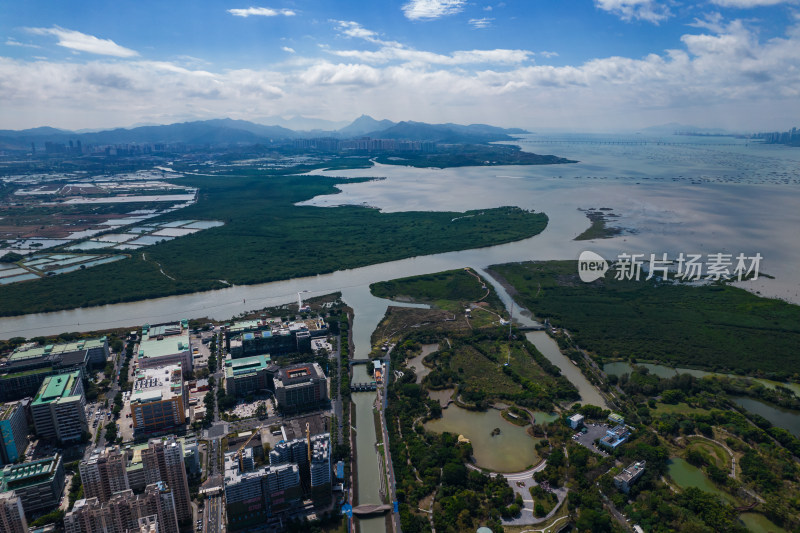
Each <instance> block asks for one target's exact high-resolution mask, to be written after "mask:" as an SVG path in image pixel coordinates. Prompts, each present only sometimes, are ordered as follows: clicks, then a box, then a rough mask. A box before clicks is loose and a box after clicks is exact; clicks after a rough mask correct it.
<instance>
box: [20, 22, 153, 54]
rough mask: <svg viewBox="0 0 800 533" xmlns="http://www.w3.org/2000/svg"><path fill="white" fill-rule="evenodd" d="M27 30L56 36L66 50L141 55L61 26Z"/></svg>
mask: <svg viewBox="0 0 800 533" xmlns="http://www.w3.org/2000/svg"><path fill="white" fill-rule="evenodd" d="M27 30H28V32H29V33H32V34H34V35H54V36H56V37H58V43H56V44H58V46H63V47H64V48H69V49H71V50H76V51H78V52H88V53H90V54H98V55H106V56H115V57H135V56H138V55H139V52H137V51H135V50H131V49H130V48H125V47H124V46H120V45H118V44H117V43H115V42H114V41H112V40H111V39H100V38H98V37H95V36H94V35H87V34H85V33H81V32H79V31H74V30H67V29H64V28H61V27H59V26H53V27H52V28H28V29H27Z"/></svg>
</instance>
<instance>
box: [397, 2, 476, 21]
mask: <svg viewBox="0 0 800 533" xmlns="http://www.w3.org/2000/svg"><path fill="white" fill-rule="evenodd" d="M465 3H466V0H410V1H409V2H408V3H407V4H405V5H404V6H403V13H404V14H405V16H406V18H408V19H409V20H432V19H437V18H439V17H445V16H447V15H454V14H456V13H460V12H461V11H462V10H463V9H464V4H465Z"/></svg>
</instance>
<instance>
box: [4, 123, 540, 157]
mask: <svg viewBox="0 0 800 533" xmlns="http://www.w3.org/2000/svg"><path fill="white" fill-rule="evenodd" d="M311 120H315V119H311ZM515 133H525V131H524V130H519V129H503V128H498V127H495V126H488V125H486V124H471V125H468V126H463V125H459V124H426V123H424V122H400V123H394V122H392V121H390V120H375V119H374V118H372V117H369V116H367V115H362V116H360V117H358V118H357V119H356V120H354V121H353V122H352V123H350V124H349V125H347V126H345V127H344V128H341V129H339V130H316V131H295V130H291V129H288V128H285V127H282V126H265V125H263V124H256V123H253V122H249V121H246V120H233V119H229V118H223V119H213V120H201V121H194V122H180V123H176V124H167V125H158V126H139V127H135V128H116V129H112V130H104V131H86V130H84V131H83V132H74V131H67V130H59V129H56V128H49V127H42V128H32V129H28V130H19V131H13V130H2V131H0V147H2V148H3V149H18V150H29V149H30V144H31V142H34V143H36V145H37V150H41V149H44V144H45V143H46V142H54V143H64V144H67V143H69V141H73V142H76V141H80V142H81V143H82V144H84V145H88V144H101V145H102V144H134V143H135V144H146V143H186V144H189V145H198V144H199V145H202V144H211V145H226V144H257V143H269V142H273V141H285V140H290V139H297V138H303V137H306V138H307V137H327V136H336V137H339V138H352V137H362V136H365V135H366V136H370V137H373V138H383V139H408V140H418V141H437V142H444V143H485V142H491V141H500V140H510V139H511V138H512V137H510V136H509V134H515Z"/></svg>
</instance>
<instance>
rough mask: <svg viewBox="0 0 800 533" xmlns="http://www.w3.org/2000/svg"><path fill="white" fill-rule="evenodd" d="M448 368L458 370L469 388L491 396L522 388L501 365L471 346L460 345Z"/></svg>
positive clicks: (513, 391)
mask: <svg viewBox="0 0 800 533" xmlns="http://www.w3.org/2000/svg"><path fill="white" fill-rule="evenodd" d="M450 369H451V370H453V371H455V372H458V374H459V376H460V377H461V379H462V382H463V383H465V384H466V385H467V386H469V387H470V388H473V389H476V390H480V391H483V392H485V393H486V395H487V396H489V397H492V396H496V395H498V394H515V393H518V392H520V391H521V390H522V387H520V386H519V385H518V384H516V383H514V381H513V380H512V379H511V378H510V377H508V376H507V375H505V374H504V373H503V370H502V365H500V364H498V363H495V362H494V361H490V360H489V359H487V358H486V357H484V356H483V354H481V353H480V352H478V351H477V350H476V349H475V348H473V347H472V346H468V345H464V346H461V347H460V348H459V349H458V350H457V351H456V353H455V354H454V356H453V358H452V359H451V360H450Z"/></svg>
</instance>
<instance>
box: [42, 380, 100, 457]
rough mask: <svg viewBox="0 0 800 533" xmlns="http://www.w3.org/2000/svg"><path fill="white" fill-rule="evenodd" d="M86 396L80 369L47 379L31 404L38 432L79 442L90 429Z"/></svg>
mask: <svg viewBox="0 0 800 533" xmlns="http://www.w3.org/2000/svg"><path fill="white" fill-rule="evenodd" d="M85 408H86V398H85V397H84V395H83V383H82V381H81V373H80V372H79V371H75V372H71V373H69V374H56V375H54V376H48V377H46V378H45V380H44V382H43V383H42V386H41V387H40V388H39V392H38V393H37V395H36V397H35V398H34V399H33V402H32V403H31V415H32V416H33V423H34V427H35V428H36V434H37V435H39V436H40V437H44V438H49V439H55V440H57V441H60V442H64V443H68V442H78V441H80V440H81V439H82V438H83V435H84V434H85V433H87V432H88V425H87V423H86V411H85Z"/></svg>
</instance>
